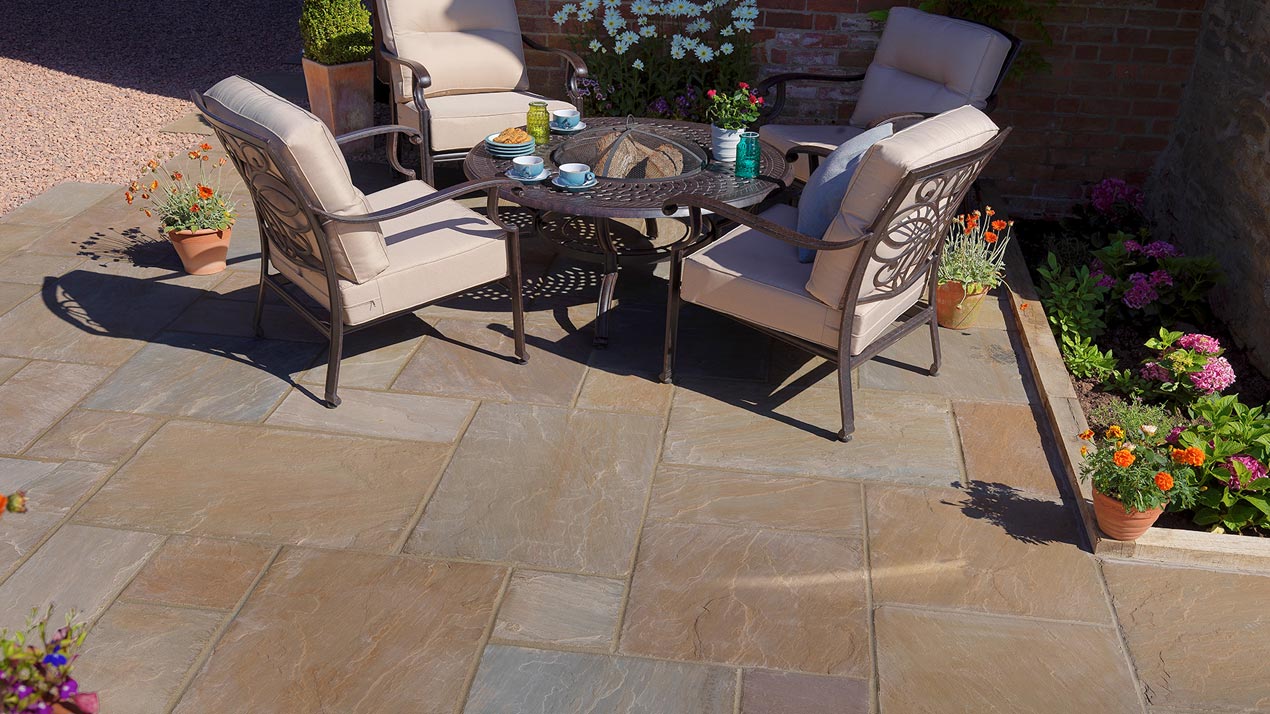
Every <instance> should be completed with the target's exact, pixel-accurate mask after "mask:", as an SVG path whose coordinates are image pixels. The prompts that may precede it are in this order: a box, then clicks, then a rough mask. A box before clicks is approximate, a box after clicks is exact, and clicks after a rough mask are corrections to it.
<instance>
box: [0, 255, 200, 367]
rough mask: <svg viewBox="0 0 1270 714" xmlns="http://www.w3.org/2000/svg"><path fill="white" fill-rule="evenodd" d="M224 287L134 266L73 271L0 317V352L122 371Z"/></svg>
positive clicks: (98, 267) (197, 279)
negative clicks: (147, 344) (210, 291)
mask: <svg viewBox="0 0 1270 714" xmlns="http://www.w3.org/2000/svg"><path fill="white" fill-rule="evenodd" d="M2 276H3V272H2V271H0V277H2ZM219 280H220V276H217V275H185V274H183V273H173V272H172V271H171V270H166V269H162V268H148V267H139V266H136V265H132V264H130V263H117V264H111V265H109V266H106V267H101V266H90V267H86V268H80V269H76V270H72V271H71V272H69V273H66V274H65V275H61V276H60V277H57V278H56V279H54V280H51V281H49V283H48V284H46V285H45V286H44V287H43V289H41V290H40V293H39V294H38V295H34V296H32V297H30V298H29V299H27V300H26V301H25V302H23V303H22V304H21V305H18V306H17V307H15V308H13V309H12V310H10V311H8V312H7V313H5V314H4V315H3V316H0V336H3V339H0V353H2V354H6V355H11V356H14V357H28V358H32V359H51V360H62V361H67V362H84V363H87V364H106V365H119V364H122V363H123V362H124V361H125V360H127V359H128V358H129V357H131V356H132V355H133V354H135V353H136V352H137V350H139V349H141V347H142V346H143V345H144V341H145V340H148V339H150V338H152V337H153V336H154V335H155V334H156V333H158V332H159V331H160V330H161V329H163V327H164V326H165V325H167V324H168V323H169V322H171V321H172V319H173V318H175V317H176V316H177V315H179V314H180V313H181V312H182V311H183V310H184V309H185V308H186V306H188V305H189V304H190V303H192V302H194V301H195V300H196V299H198V298H199V297H200V296H201V295H202V294H203V291H204V289H206V288H209V287H211V286H213V285H215V284H216V283H217V282H218V281H219Z"/></svg>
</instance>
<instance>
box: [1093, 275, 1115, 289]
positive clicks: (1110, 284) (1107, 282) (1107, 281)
mask: <svg viewBox="0 0 1270 714" xmlns="http://www.w3.org/2000/svg"><path fill="white" fill-rule="evenodd" d="M1101 275H1102V277H1100V278H1098V282H1097V283H1096V285H1097V286H1098V287H1100V288H1114V287H1116V279H1115V278H1113V277H1111V276H1110V275H1107V274H1106V273H1102V274H1101Z"/></svg>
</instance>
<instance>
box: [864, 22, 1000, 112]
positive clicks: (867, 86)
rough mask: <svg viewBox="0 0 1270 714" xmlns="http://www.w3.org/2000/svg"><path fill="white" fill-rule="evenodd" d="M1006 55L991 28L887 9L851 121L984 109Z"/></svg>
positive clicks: (997, 33) (996, 33) (995, 32)
mask: <svg viewBox="0 0 1270 714" xmlns="http://www.w3.org/2000/svg"><path fill="white" fill-rule="evenodd" d="M1009 53H1010V40H1009V39H1008V38H1006V36H1005V35H1003V34H1001V33H1000V32H997V31H995V30H993V29H991V28H988V27H984V26H982V25H977V24H975V23H973V22H967V21H965V20H958V19H955V18H951V17H945V16H943V15H932V14H929V13H925V12H922V11H920V10H915V9H913V8H908V7H895V8H891V11H890V14H889V16H888V19H887V21H886V28H885V29H884V30H883V31H882V39H881V40H880V41H879V42H878V49H877V53H876V54H875V55H874V56H873V62H872V63H871V64H870V65H869V67H868V69H867V70H865V75H864V83H863V85H862V86H861V87H860V99H859V101H858V102H857V103H856V107H855V113H853V114H852V115H851V123H852V124H854V125H856V126H869V125H870V124H872V123H873V122H874V121H876V120H878V119H881V118H883V117H885V116H888V115H891V114H896V113H899V112H926V113H932V114H934V113H939V112H944V111H947V110H949V109H953V108H954V107H959V106H962V105H965V104H969V105H971V106H973V107H975V108H977V109H983V108H984V107H986V106H987V101H988V97H990V96H991V95H992V88H993V87H994V86H995V85H996V82H997V77H998V76H999V75H1000V74H1001V68H1002V66H1003V65H1004V64H1005V60H1006V57H1007V56H1008V55H1009Z"/></svg>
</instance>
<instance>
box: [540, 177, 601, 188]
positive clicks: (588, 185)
mask: <svg viewBox="0 0 1270 714" xmlns="http://www.w3.org/2000/svg"><path fill="white" fill-rule="evenodd" d="M599 183H600V180H599V179H591V180H590V181H587V182H586V183H584V184H581V185H578V186H570V185H569V184H567V183H564V182H563V181H561V180H560V177H559V176H556V177H555V178H553V179H551V185H552V186H555V187H556V188H563V189H564V190H566V191H585V190H586V189H588V188H595V187H596V186H597V185H599Z"/></svg>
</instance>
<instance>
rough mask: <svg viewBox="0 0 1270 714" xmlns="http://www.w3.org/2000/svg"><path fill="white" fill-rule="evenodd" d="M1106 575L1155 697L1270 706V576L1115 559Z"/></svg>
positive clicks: (1195, 705) (1229, 707) (1218, 705)
mask: <svg viewBox="0 0 1270 714" xmlns="http://www.w3.org/2000/svg"><path fill="white" fill-rule="evenodd" d="M1103 574H1104V576H1105V577H1106V578H1107V586H1108V588H1109V589H1110V590H1111V595H1112V600H1113V602H1114V604H1115V608H1116V613H1117V615H1118V616H1119V619H1120V627H1121V628H1122V629H1123V631H1124V633H1125V640H1126V642H1127V643H1128V645H1129V651H1130V653H1132V655H1133V661H1134V664H1135V665H1136V666H1137V670H1138V677H1139V678H1140V679H1141V680H1142V686H1143V688H1144V692H1145V694H1146V697H1147V701H1148V702H1149V703H1151V704H1153V705H1159V706H1163V707H1175V708H1179V709H1205V710H1219V711H1265V710H1267V709H1270V680H1268V679H1267V678H1266V667H1265V665H1264V663H1265V662H1266V661H1268V660H1270V615H1267V614H1266V612H1265V610H1264V609H1263V608H1261V607H1259V606H1256V605H1254V603H1261V602H1265V601H1266V599H1267V598H1270V577H1266V576H1264V575H1250V574H1244V573H1231V572H1220V571H1212V570H1199V569H1194V568H1177V567H1164V566H1158V565H1148V564H1137V563H1128V562H1122V561H1107V562H1105V563H1104V564H1103Z"/></svg>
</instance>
